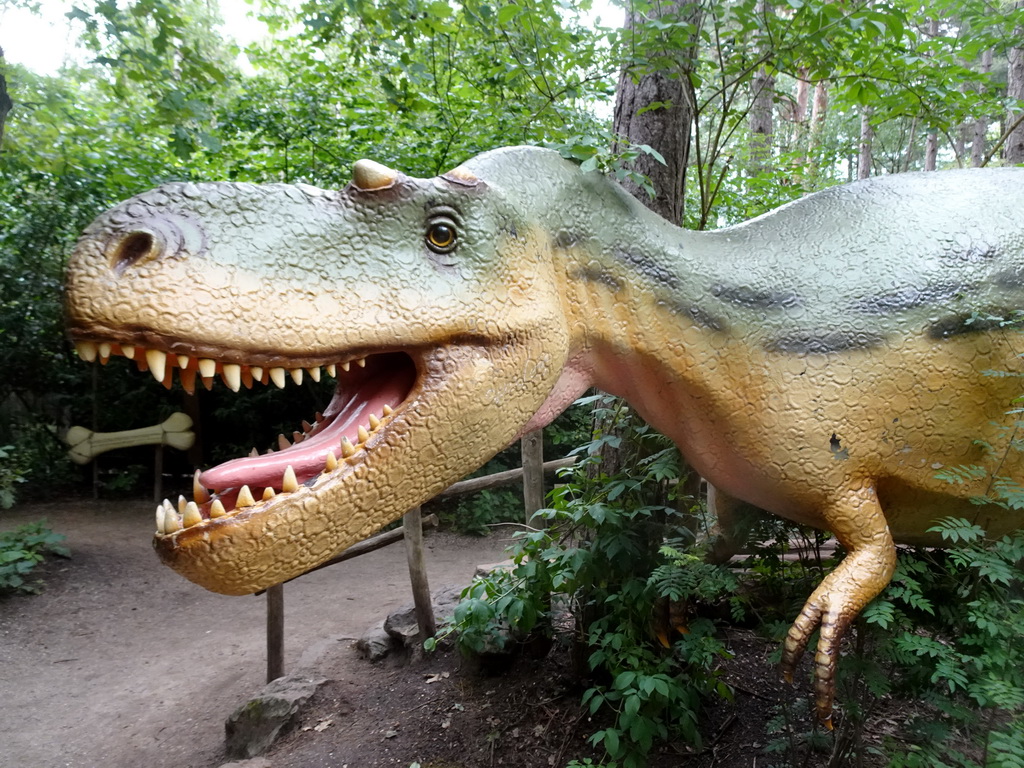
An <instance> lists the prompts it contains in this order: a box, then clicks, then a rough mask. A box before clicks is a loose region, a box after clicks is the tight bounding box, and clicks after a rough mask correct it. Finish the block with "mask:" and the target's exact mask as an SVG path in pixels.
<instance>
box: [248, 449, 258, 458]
mask: <svg viewBox="0 0 1024 768" xmlns="http://www.w3.org/2000/svg"><path fill="white" fill-rule="evenodd" d="M259 455H260V452H259V451H257V450H256V449H255V448H253V449H252V450H251V451H249V458H250V459H255V458H256V457H257V456H259Z"/></svg>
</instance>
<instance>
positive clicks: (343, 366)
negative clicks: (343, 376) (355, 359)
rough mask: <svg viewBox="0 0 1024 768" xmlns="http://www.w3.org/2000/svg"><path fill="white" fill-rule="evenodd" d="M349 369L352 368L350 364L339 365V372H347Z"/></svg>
mask: <svg viewBox="0 0 1024 768" xmlns="http://www.w3.org/2000/svg"><path fill="white" fill-rule="evenodd" d="M351 367H352V363H342V364H341V370H343V371H347V370H349V369H350V368H351Z"/></svg>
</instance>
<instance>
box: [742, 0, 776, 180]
mask: <svg viewBox="0 0 1024 768" xmlns="http://www.w3.org/2000/svg"><path fill="white" fill-rule="evenodd" d="M755 13H756V14H757V16H758V18H761V19H763V20H764V23H765V25H766V26H767V17H768V14H770V13H772V8H771V6H770V5H769V4H768V2H767V0H757V7H756V9H755ZM766 49H767V43H766V42H764V41H761V42H759V43H758V46H757V56H758V58H761V57H763V56H765V54H766V53H767V50H766ZM774 93H775V78H774V77H772V76H771V74H770V73H769V72H768V67H767V66H762V67H759V68H758V70H757V72H756V73H755V74H754V77H753V79H752V80H751V81H750V112H749V113H748V115H747V119H748V121H749V125H750V167H749V169H748V173H749V175H750V176H757V175H759V174H761V173H764V172H765V171H767V170H768V169H769V168H770V163H771V156H772V137H773V134H774V127H775V126H774V121H773V119H772V118H773V111H774V105H773V101H774V99H773V96H774Z"/></svg>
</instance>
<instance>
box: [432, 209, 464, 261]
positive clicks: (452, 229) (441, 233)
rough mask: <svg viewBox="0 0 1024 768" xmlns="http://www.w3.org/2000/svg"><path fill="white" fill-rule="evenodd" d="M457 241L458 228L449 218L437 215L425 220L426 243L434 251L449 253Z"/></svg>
mask: <svg viewBox="0 0 1024 768" xmlns="http://www.w3.org/2000/svg"><path fill="white" fill-rule="evenodd" d="M458 241H459V235H458V229H457V228H456V226H455V222H454V221H452V220H451V219H449V218H447V217H444V216H439V217H435V218H433V219H431V220H430V221H428V222H427V235H426V243H427V247H428V248H429V249H430V250H432V251H434V253H451V252H452V251H454V250H455V246H456V245H457V244H458Z"/></svg>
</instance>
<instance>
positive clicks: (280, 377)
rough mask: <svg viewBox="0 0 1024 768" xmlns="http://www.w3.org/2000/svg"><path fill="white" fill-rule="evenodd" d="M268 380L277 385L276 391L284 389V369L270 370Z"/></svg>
mask: <svg viewBox="0 0 1024 768" xmlns="http://www.w3.org/2000/svg"><path fill="white" fill-rule="evenodd" d="M270 380H271V381H272V382H274V384H276V385H277V387H278V389H284V368H271V369H270Z"/></svg>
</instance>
